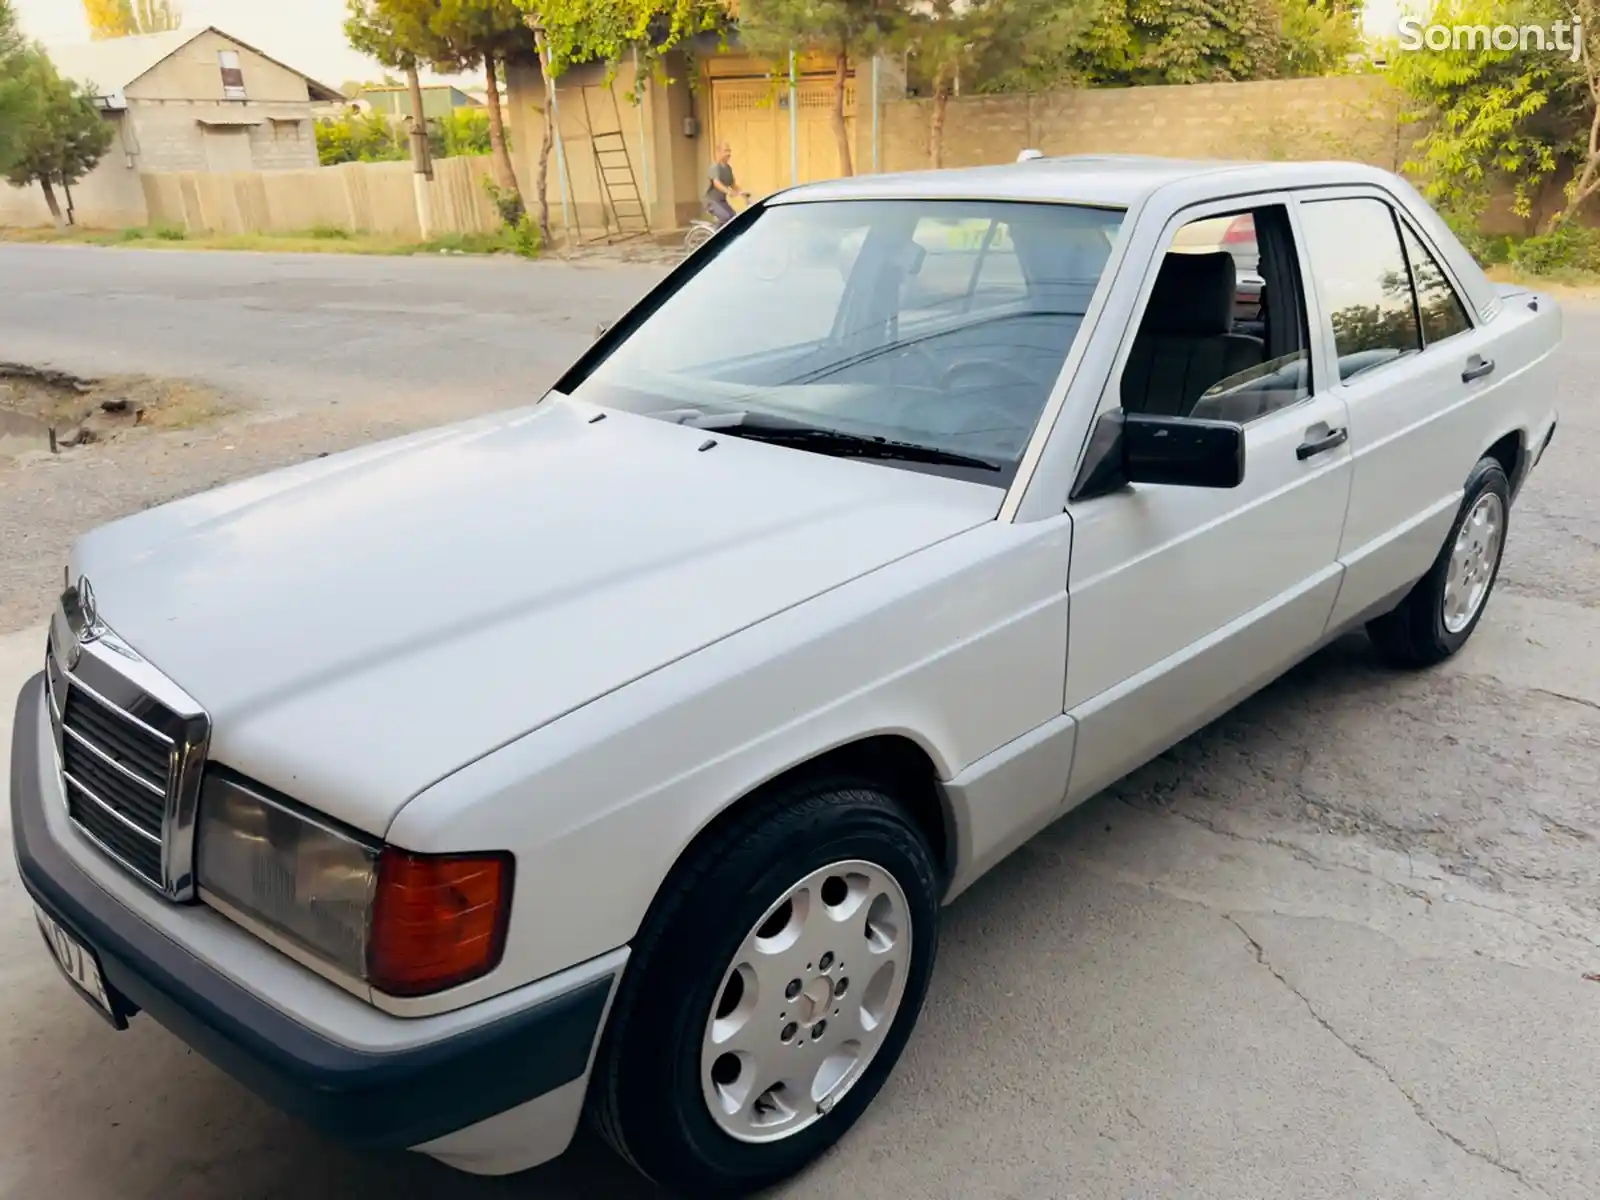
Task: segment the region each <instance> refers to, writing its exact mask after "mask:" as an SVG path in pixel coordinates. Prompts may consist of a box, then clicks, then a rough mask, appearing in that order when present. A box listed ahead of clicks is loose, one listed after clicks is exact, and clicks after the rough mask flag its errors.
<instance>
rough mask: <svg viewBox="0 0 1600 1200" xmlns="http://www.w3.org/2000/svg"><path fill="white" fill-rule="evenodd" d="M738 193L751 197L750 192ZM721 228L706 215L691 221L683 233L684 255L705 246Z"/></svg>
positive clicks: (746, 198) (745, 197)
mask: <svg viewBox="0 0 1600 1200" xmlns="http://www.w3.org/2000/svg"><path fill="white" fill-rule="evenodd" d="M738 195H739V196H741V197H743V198H744V199H745V200H746V201H748V200H749V198H750V196H749V193H748V192H740V193H738ZM729 207H730V208H731V207H732V205H731V204H730V205H729ZM721 228H722V226H721V225H718V224H717V223H716V222H715V221H712V220H709V219H707V218H705V217H696V218H694V219H693V220H692V221H690V222H689V231H688V232H687V233H685V234H684V235H683V253H684V256H685V257H687V256H689V255H691V254H693V253H694V252H695V251H696V250H698V249H700V247H701V246H704V245H705V244H706V243H707V242H709V241H710V240H711V238H712V236H713V235H715V233H716V232H717V230H719V229H721Z"/></svg>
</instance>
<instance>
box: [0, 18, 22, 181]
mask: <svg viewBox="0 0 1600 1200" xmlns="http://www.w3.org/2000/svg"><path fill="white" fill-rule="evenodd" d="M25 48H26V47H25V44H24V42H23V39H22V31H21V29H19V28H18V27H17V15H16V12H15V10H14V9H13V8H12V7H11V0H0V172H5V171H6V170H8V169H9V168H10V164H11V160H12V157H13V155H14V154H15V149H16V144H17V137H18V131H19V130H20V129H21V128H22V116H23V113H24V112H25V111H26V109H27V106H28V103H29V96H28V91H27V83H26V80H25V79H24V78H23V73H22V67H23V62H24V51H25Z"/></svg>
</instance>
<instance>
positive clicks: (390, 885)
mask: <svg viewBox="0 0 1600 1200" xmlns="http://www.w3.org/2000/svg"><path fill="white" fill-rule="evenodd" d="M511 875H512V859H511V856H510V855H509V854H447V855H434V854H411V853H409V852H407V851H405V850H396V849H395V848H393V847H392V846H391V847H385V848H384V850H383V853H382V854H381V855H380V856H379V858H378V884H377V889H376V894H375V896H374V898H373V909H372V935H371V940H370V941H369V942H368V944H367V967H368V969H367V981H368V982H369V983H370V984H371V985H372V986H373V987H375V988H377V989H378V990H379V991H380V992H386V993H388V994H389V995H391V996H424V995H428V994H429V993H432V992H438V991H443V990H444V989H445V988H448V987H455V986H456V985H457V984H462V983H466V982H467V981H468V980H469V979H477V978H478V977H479V976H481V975H486V974H488V973H489V972H490V971H492V970H494V968H495V967H496V966H497V965H499V962H500V955H501V952H502V951H503V950H504V949H505V940H506V923H507V919H508V917H509V916H510V913H511Z"/></svg>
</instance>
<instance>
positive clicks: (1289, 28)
mask: <svg viewBox="0 0 1600 1200" xmlns="http://www.w3.org/2000/svg"><path fill="white" fill-rule="evenodd" d="M1279 44H1280V58H1279V62H1278V70H1277V74H1278V75H1279V77H1281V78H1284V79H1296V78H1304V77H1307V76H1315V75H1341V74H1344V73H1346V72H1347V71H1349V70H1350V69H1351V67H1350V64H1351V60H1352V59H1355V58H1357V57H1359V56H1360V54H1361V51H1362V49H1363V46H1364V38H1363V35H1362V31H1361V12H1360V6H1359V5H1356V6H1354V7H1351V6H1350V5H1349V4H1346V3H1342V2H1341V0H1283V4H1282V36H1281V38H1280V42H1279Z"/></svg>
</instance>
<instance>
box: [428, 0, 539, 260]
mask: <svg viewBox="0 0 1600 1200" xmlns="http://www.w3.org/2000/svg"><path fill="white" fill-rule="evenodd" d="M435 9H436V11H435V12H434V14H433V16H432V18H431V19H430V20H429V22H428V28H429V29H430V30H431V31H432V33H433V35H434V37H435V38H437V39H438V40H439V41H440V42H442V43H443V44H444V46H445V47H446V53H445V55H444V56H442V57H441V58H438V59H435V60H434V61H435V64H436V65H438V66H440V67H442V68H446V69H453V70H458V71H464V70H467V69H469V68H471V67H473V66H481V67H482V68H483V74H484V84H485V97H484V99H485V103H484V107H485V108H487V109H488V112H489V145H490V154H491V157H492V159H493V162H494V181H495V184H496V186H497V187H498V188H499V190H500V191H501V192H502V193H504V194H506V195H507V196H509V197H511V198H512V199H513V200H514V202H515V207H516V208H519V209H520V208H521V206H522V190H521V188H519V187H518V186H517V173H516V171H515V170H513V169H512V166H511V153H510V151H509V149H508V148H507V145H506V127H505V115H504V112H503V111H502V108H501V105H500V80H499V68H500V67H501V65H502V64H504V63H505V61H506V59H507V57H508V56H514V55H521V54H530V53H532V51H533V49H534V44H533V33H532V31H531V30H530V29H529V28H528V25H527V22H526V20H525V19H524V15H523V11H522V9H521V8H519V7H518V6H517V4H516V3H515V0H436V3H435ZM508 215H512V214H508ZM511 223H512V224H514V223H515V222H511ZM541 232H542V230H541Z"/></svg>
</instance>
